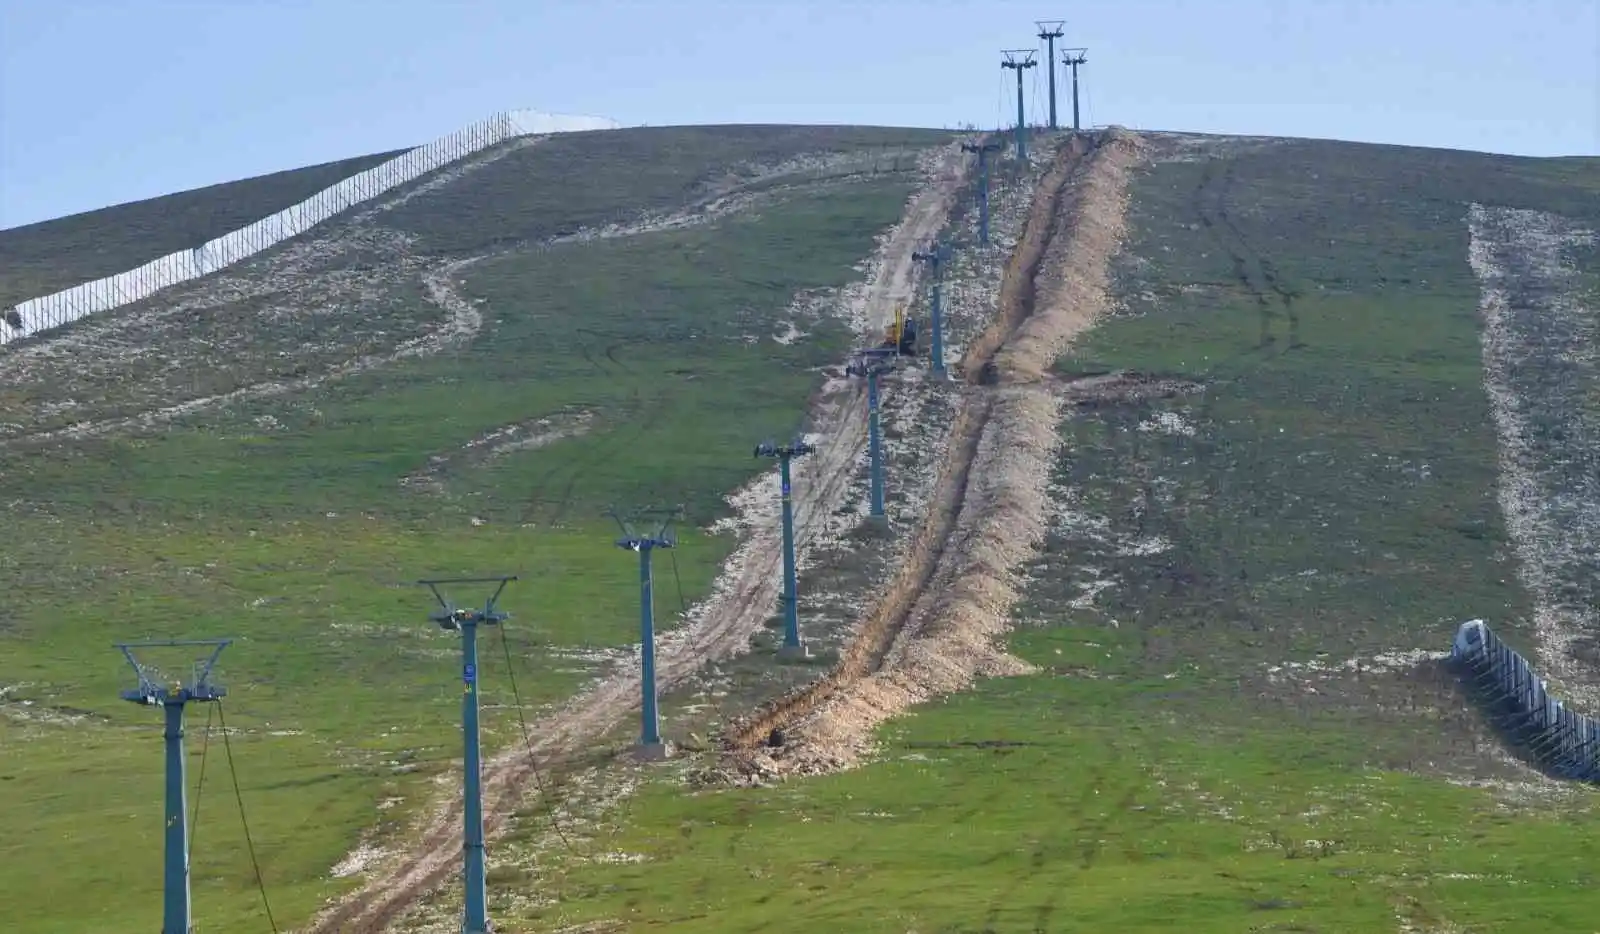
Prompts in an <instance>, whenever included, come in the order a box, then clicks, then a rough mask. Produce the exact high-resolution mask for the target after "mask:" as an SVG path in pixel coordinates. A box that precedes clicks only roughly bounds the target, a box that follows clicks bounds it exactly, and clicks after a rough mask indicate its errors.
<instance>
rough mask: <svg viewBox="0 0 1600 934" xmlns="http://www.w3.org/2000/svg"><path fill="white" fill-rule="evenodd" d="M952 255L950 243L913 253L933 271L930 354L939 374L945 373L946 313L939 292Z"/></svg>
mask: <svg viewBox="0 0 1600 934" xmlns="http://www.w3.org/2000/svg"><path fill="white" fill-rule="evenodd" d="M950 255H951V250H950V245H949V244H948V243H935V244H934V245H933V248H932V249H930V250H927V251H923V250H916V251H913V252H912V254H911V259H912V260H913V261H915V262H918V263H926V264H928V266H929V267H930V268H931V269H932V271H933V281H932V283H931V287H930V292H931V293H932V294H931V296H930V298H931V301H932V305H933V307H932V309H931V311H930V312H929V315H928V318H929V326H930V327H931V328H932V329H933V341H932V349H931V350H930V356H931V357H932V358H933V359H932V369H933V372H934V374H935V375H937V376H944V375H945V369H944V315H943V312H942V310H941V308H940V304H941V303H940V300H939V298H940V296H939V292H940V288H941V286H943V285H944V268H945V264H946V263H948V262H949V261H950Z"/></svg>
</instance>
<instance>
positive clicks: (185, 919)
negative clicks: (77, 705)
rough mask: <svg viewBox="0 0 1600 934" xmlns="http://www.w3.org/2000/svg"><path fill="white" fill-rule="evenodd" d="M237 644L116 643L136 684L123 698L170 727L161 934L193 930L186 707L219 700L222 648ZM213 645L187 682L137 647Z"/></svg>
mask: <svg viewBox="0 0 1600 934" xmlns="http://www.w3.org/2000/svg"><path fill="white" fill-rule="evenodd" d="M232 644H233V640H232V639H164V640H155V641H149V642H116V643H112V645H113V647H114V648H116V649H117V650H119V651H120V652H122V657H123V658H125V659H127V660H128V664H129V665H130V666H131V667H132V668H133V673H134V674H135V675H136V676H137V677H138V683H137V686H135V687H134V688H132V689H131V690H127V691H122V692H121V694H120V696H121V697H122V699H123V700H125V701H129V702H131V703H135V704H141V705H145V706H150V707H160V708H162V712H163V714H165V717H166V729H165V731H164V732H163V734H162V737H163V739H164V740H165V745H166V796H165V806H164V810H165V815H164V817H165V827H166V832H165V835H164V838H163V841H162V845H163V853H162V897H161V934H191V932H192V930H193V927H192V919H191V904H192V902H191V899H190V894H189V808H188V802H187V800H186V798H187V789H188V779H187V776H186V774H185V765H186V762H187V756H185V754H184V751H183V711H184V708H185V707H186V706H188V705H189V704H193V703H205V702H208V701H217V700H220V699H222V698H223V697H224V696H226V695H227V693H228V690H227V688H224V687H223V686H222V685H220V684H216V683H214V682H212V680H211V672H212V669H214V668H215V667H216V665H217V658H218V657H219V656H220V655H222V650H223V649H225V648H227V647H228V646H230V645H232ZM201 646H205V647H209V648H210V649H211V654H210V655H209V656H207V657H206V658H205V659H204V660H202V661H199V662H196V663H195V664H194V665H193V667H192V668H191V669H190V672H189V673H190V678H189V682H188V683H187V684H185V683H183V682H182V681H174V682H171V683H167V682H165V679H164V678H162V677H161V676H160V675H159V674H158V673H157V672H156V670H155V669H154V668H153V667H152V666H148V665H144V664H141V663H140V661H139V657H138V655H139V650H140V649H147V648H184V647H196V648H198V647H201Z"/></svg>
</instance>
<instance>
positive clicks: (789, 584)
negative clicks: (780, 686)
mask: <svg viewBox="0 0 1600 934" xmlns="http://www.w3.org/2000/svg"><path fill="white" fill-rule="evenodd" d="M816 450H817V449H816V448H815V447H814V446H812V445H810V444H807V443H806V442H805V440H804V439H801V438H796V439H795V440H794V441H792V442H790V443H789V444H783V445H779V444H773V443H772V442H771V441H766V442H763V443H761V444H758V445H756V450H755V456H756V457H771V458H775V459H776V460H777V461H778V481H779V483H780V484H781V486H780V487H779V495H780V496H781V502H782V505H783V646H782V648H780V649H778V657H779V658H780V659H785V660H790V659H802V658H805V657H806V655H807V652H806V647H805V644H804V643H802V642H801V641H800V596H799V591H800V585H799V581H798V575H797V574H796V571H795V553H794V503H793V501H792V500H791V499H790V496H789V489H790V473H789V462H790V461H791V460H793V459H794V458H796V457H804V456H805V455H807V454H812V453H814V452H815V451H816Z"/></svg>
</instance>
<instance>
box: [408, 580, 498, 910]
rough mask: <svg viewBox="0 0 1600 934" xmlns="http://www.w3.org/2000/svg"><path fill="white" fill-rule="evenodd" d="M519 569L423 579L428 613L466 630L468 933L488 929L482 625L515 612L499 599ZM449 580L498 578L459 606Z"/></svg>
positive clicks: (465, 859) (464, 872)
mask: <svg viewBox="0 0 1600 934" xmlns="http://www.w3.org/2000/svg"><path fill="white" fill-rule="evenodd" d="M516 579H517V578H516V576H515V575H509V576H501V577H446V578H432V579H429V580H419V581H417V583H418V584H421V585H422V586H424V587H427V588H428V589H429V590H430V591H432V592H433V598H434V599H435V600H437V601H438V602H439V612H437V613H431V614H429V616H428V619H430V620H432V621H433V622H435V623H437V624H438V626H439V628H440V629H444V630H447V631H450V632H456V631H459V632H460V633H461V683H462V691H461V736H462V750H461V773H462V834H461V838H462V841H461V862H462V871H461V875H462V882H463V883H464V885H465V886H466V892H465V897H464V898H463V899H462V905H461V913H462V921H463V924H462V931H463V932H464V934H488V931H489V893H488V883H487V879H486V877H485V866H484V853H483V750H482V745H481V738H480V736H479V730H478V627H479V626H498V625H499V624H501V623H503V622H505V621H506V620H508V619H510V618H511V614H509V613H505V612H502V611H500V610H499V609H497V608H496V603H497V602H498V601H499V599H500V594H501V593H503V592H504V591H505V589H506V585H507V584H509V583H511V582H512V581H514V580H516ZM446 584H495V585H496V587H495V589H494V593H493V594H490V596H489V599H487V600H485V601H484V602H483V608H482V609H476V608H473V607H458V606H456V605H455V604H454V603H452V602H451V601H450V600H449V598H447V597H446V596H445V595H444V594H443V593H442V592H441V591H440V590H439V588H440V587H442V586H444V585H446Z"/></svg>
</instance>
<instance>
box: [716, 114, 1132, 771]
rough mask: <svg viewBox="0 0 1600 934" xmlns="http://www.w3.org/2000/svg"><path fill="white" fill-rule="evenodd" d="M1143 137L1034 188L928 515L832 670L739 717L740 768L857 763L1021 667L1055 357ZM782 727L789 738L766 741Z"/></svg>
mask: <svg viewBox="0 0 1600 934" xmlns="http://www.w3.org/2000/svg"><path fill="white" fill-rule="evenodd" d="M1139 153H1140V147H1139V140H1138V137H1136V136H1134V135H1133V134H1130V133H1127V132H1125V131H1121V130H1112V131H1108V132H1107V133H1105V134H1102V135H1101V136H1099V137H1098V138H1096V139H1095V140H1094V141H1093V142H1092V143H1091V142H1090V141H1089V140H1088V139H1086V138H1083V137H1075V138H1073V139H1072V140H1071V141H1070V142H1069V143H1068V144H1067V145H1066V146H1064V147H1063V148H1062V150H1061V151H1060V152H1059V153H1058V156H1057V159H1056V162H1055V164H1054V166H1053V167H1052V168H1051V170H1050V172H1049V173H1048V174H1047V175H1046V177H1045V179H1044V181H1043V182H1042V183H1041V184H1040V187H1039V189H1038V191H1037V193H1036V195H1035V200H1034V208H1033V212H1032V214H1031V216H1030V218H1029V222H1028V228H1027V231H1026V233H1025V234H1024V237H1023V240H1022V242H1021V243H1020V244H1019V245H1018V249H1017V253H1016V255H1015V256H1014V258H1013V261H1012V263H1011V264H1010V266H1009V268H1008V269H1007V274H1006V279H1005V281H1004V283H1003V285H1002V289H1001V299H1000V316H999V318H998V320H996V322H995V323H994V324H993V325H992V326H991V328H990V329H989V330H988V332H987V333H986V334H985V335H984V336H982V337H980V338H979V339H978V340H977V341H975V342H974V344H973V346H972V348H971V349H970V350H969V352H968V358H967V360H966V361H965V364H964V366H963V371H964V372H965V373H967V374H969V380H971V381H972V382H973V383H976V384H977V385H974V386H970V387H967V388H966V389H965V390H964V392H965V394H966V395H965V398H964V399H963V405H962V408H961V412H960V414H959V415H958V417H957V423H956V426H955V429H954V431H953V432H952V443H951V446H950V449H949V451H948V453H947V455H946V457H947V459H946V463H945V466H944V470H943V472H942V476H941V479H940V482H939V486H938V488H937V491H936V494H935V497H934V500H933V503H932V505H931V507H930V510H929V515H928V518H927V519H926V521H925V522H924V525H923V527H922V529H921V530H920V532H919V535H918V538H917V541H916V543H915V544H914V546H913V548H912V549H911V551H910V553H909V555H908V557H907V560H906V563H905V564H904V565H903V567H902V570H901V572H900V574H899V575H898V576H897V577H896V579H895V581H894V582H893V583H892V584H891V585H890V587H889V588H888V590H887V591H886V592H885V594H884V596H883V598H882V599H881V600H880V601H879V603H878V605H877V606H876V607H874V608H873V610H872V611H871V613H870V614H869V615H868V616H867V617H866V619H864V620H863V621H862V623H861V625H860V628H859V630H858V632H857V634H856V636H855V637H854V638H853V639H852V642H851V644H850V645H849V646H848V647H847V649H846V652H845V654H844V655H843V656H842V658H841V661H840V663H839V665H837V666H836V667H835V668H834V669H833V670H832V671H830V672H829V673H828V674H827V675H825V676H824V677H823V678H821V679H819V680H818V681H816V682H813V683H812V684H811V685H808V686H807V687H805V688H803V689H801V690H799V691H797V692H794V693H792V694H790V695H788V696H786V697H784V698H781V699H779V700H778V701H776V702H774V703H773V704H770V705H768V706H767V707H765V708H763V709H762V710H760V711H758V712H757V713H756V714H755V715H753V716H751V717H750V718H748V719H746V720H744V721H742V722H739V723H737V724H734V725H732V726H731V727H730V728H729V730H728V731H727V732H726V734H725V736H724V749H725V752H727V753H729V755H728V757H727V759H728V761H727V763H726V764H727V765H729V766H732V768H733V770H734V771H735V772H736V773H738V774H740V775H751V774H762V773H769V772H779V773H781V772H812V771H819V770H825V769H830V768H836V767H839V766H842V765H846V764H848V763H849V762H850V761H853V760H854V758H855V757H856V756H857V755H858V754H859V753H860V752H861V750H862V749H863V748H864V744H865V742H866V740H867V738H868V736H869V734H870V731H871V730H872V728H873V727H874V726H876V725H877V724H878V723H880V722H882V721H883V720H885V719H887V718H888V717H891V716H894V715H895V714H897V713H899V712H900V711H902V710H904V709H905V708H906V707H908V706H909V705H911V704H914V703H916V702H918V701H920V700H923V699H925V698H926V697H928V696H930V695H933V694H938V693H943V692H947V691H950V690H955V689H959V688H960V687H962V686H964V685H965V684H966V683H968V682H969V681H970V680H971V679H972V677H974V676H975V675H978V674H999V673H1005V672H1008V671H1013V672H1014V671H1018V670H1022V669H1023V667H1024V666H1022V665H1021V663H1020V662H1018V661H1016V660H1015V659H1012V658H1010V657H1009V656H1008V655H1006V654H1005V653H1004V652H1003V651H1001V650H999V649H998V648H997V647H995V645H994V637H995V636H996V635H998V634H1000V633H1001V632H1003V631H1004V629H1005V628H1006V624H1007V617H1008V614H1009V610H1010V606H1011V605H1012V603H1013V602H1014V601H1015V599H1016V596H1017V593H1016V589H1015V587H1014V585H1013V583H1012V578H1013V575H1014V574H1015V572H1016V570H1017V569H1018V568H1019V567H1020V565H1021V564H1022V563H1023V562H1024V561H1025V560H1026V559H1027V558H1028V557H1029V556H1030V555H1031V553H1032V551H1033V549H1034V548H1035V547H1036V545H1037V543H1038V541H1039V540H1041V539H1042V536H1043V532H1044V523H1045V521H1046V516H1047V514H1048V513H1047V509H1046V508H1045V507H1046V506H1047V504H1046V503H1045V502H1044V499H1043V497H1044V495H1045V493H1044V491H1045V489H1046V485H1047V481H1048V478H1049V474H1050V467H1051V465H1052V464H1053V463H1054V457H1055V449H1056V446H1057V445H1058V443H1059V442H1058V432H1057V423H1058V416H1059V407H1060V403H1059V401H1058V396H1059V393H1056V392H1054V391H1053V389H1052V386H1051V385H1050V383H1049V381H1048V380H1047V379H1046V375H1047V372H1046V371H1047V370H1048V368H1049V366H1050V364H1051V363H1052V362H1053V360H1054V359H1055V356H1056V355H1057V354H1059V353H1060V351H1061V350H1062V349H1064V348H1065V346H1066V344H1067V343H1068V342H1069V341H1070V340H1071V339H1072V338H1073V337H1074V336H1076V335H1077V334H1078V333H1080V332H1081V331H1082V330H1083V329H1084V328H1086V327H1087V326H1089V325H1090V324H1092V323H1093V321H1094V319H1095V317H1096V316H1097V314H1098V313H1099V311H1100V310H1101V308H1102V307H1103V306H1104V303H1105V299H1106V290H1107V280H1108V270H1109V264H1110V260H1111V257H1112V254H1113V253H1114V252H1115V250H1116V248H1117V246H1118V244H1119V242H1120V239H1121V233H1122V227H1123V216H1124V214H1125V211H1124V207H1125V188H1126V175H1127V170H1128V169H1129V168H1130V167H1131V166H1132V164H1133V163H1134V162H1135V161H1136V160H1137V159H1138V158H1139ZM774 729H781V730H782V731H783V733H784V737H783V739H784V742H783V744H782V745H781V746H778V747H775V748H770V747H765V748H764V747H763V746H762V744H763V743H764V741H766V740H767V738H768V736H769V735H770V734H771V733H772V731H773V730H774Z"/></svg>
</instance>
